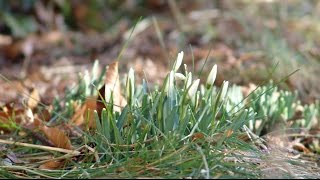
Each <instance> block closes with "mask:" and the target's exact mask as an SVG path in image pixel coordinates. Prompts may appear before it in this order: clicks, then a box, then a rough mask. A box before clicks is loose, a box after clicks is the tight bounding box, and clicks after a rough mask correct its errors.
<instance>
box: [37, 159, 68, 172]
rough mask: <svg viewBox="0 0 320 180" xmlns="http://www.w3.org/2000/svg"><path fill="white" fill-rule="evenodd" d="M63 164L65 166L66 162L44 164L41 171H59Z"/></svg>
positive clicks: (55, 161)
mask: <svg viewBox="0 0 320 180" xmlns="http://www.w3.org/2000/svg"><path fill="white" fill-rule="evenodd" d="M63 164H64V161H62V160H52V161H48V162H46V163H44V164H41V165H40V166H39V169H50V170H54V169H59V168H60V167H62V165H63Z"/></svg>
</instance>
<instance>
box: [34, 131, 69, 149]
mask: <svg viewBox="0 0 320 180" xmlns="http://www.w3.org/2000/svg"><path fill="white" fill-rule="evenodd" d="M40 130H41V131H42V132H43V133H44V134H45V135H46V137H47V138H48V139H49V140H50V141H51V142H52V143H53V144H54V145H55V146H56V147H59V148H63V149H69V150H72V149H73V147H72V145H71V142H70V139H69V137H68V136H67V135H66V134H65V133H64V132H63V131H61V130H60V129H58V128H57V127H47V126H42V127H40Z"/></svg>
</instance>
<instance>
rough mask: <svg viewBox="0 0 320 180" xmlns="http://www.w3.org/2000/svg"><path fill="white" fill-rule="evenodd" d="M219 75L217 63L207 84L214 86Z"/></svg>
mask: <svg viewBox="0 0 320 180" xmlns="http://www.w3.org/2000/svg"><path fill="white" fill-rule="evenodd" d="M216 77H217V65H214V66H213V67H212V69H211V71H210V73H209V75H208V78H207V85H208V86H212V85H213V83H214V81H215V80H216Z"/></svg>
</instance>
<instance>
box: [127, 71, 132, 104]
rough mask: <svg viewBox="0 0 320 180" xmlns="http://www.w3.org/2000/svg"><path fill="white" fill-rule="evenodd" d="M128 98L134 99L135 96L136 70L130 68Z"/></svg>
mask: <svg viewBox="0 0 320 180" xmlns="http://www.w3.org/2000/svg"><path fill="white" fill-rule="evenodd" d="M126 86H127V97H128V98H130V99H131V98H132V97H133V95H134V70H133V69H132V68H130V70H129V73H128V77H127V83H126Z"/></svg>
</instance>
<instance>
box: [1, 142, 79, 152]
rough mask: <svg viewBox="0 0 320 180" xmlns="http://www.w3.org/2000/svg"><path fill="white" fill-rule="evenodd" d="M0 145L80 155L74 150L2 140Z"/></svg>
mask: <svg viewBox="0 0 320 180" xmlns="http://www.w3.org/2000/svg"><path fill="white" fill-rule="evenodd" d="M0 143H3V144H12V145H17V146H25V147H31V148H37V149H42V150H48V151H57V152H62V153H66V154H71V155H79V154H81V153H80V152H79V151H76V150H68V149H62V148H57V147H50V146H41V145H35V144H29V143H21V142H14V141H7V140H3V139H0Z"/></svg>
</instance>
